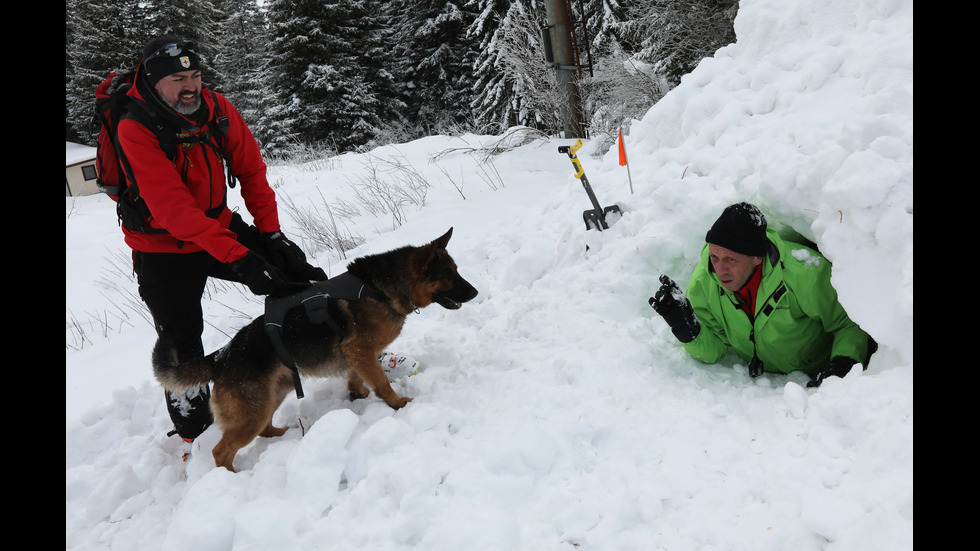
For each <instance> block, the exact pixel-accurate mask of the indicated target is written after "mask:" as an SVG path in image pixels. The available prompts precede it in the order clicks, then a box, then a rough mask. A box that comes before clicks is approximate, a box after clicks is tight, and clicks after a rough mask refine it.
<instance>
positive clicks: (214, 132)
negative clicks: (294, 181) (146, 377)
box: [117, 36, 326, 441]
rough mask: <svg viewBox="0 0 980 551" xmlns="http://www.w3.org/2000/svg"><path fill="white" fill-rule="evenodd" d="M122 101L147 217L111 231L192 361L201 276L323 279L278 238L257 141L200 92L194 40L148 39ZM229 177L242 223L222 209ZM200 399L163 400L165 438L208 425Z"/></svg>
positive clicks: (287, 288) (266, 290)
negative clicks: (132, 107) (128, 106)
mask: <svg viewBox="0 0 980 551" xmlns="http://www.w3.org/2000/svg"><path fill="white" fill-rule="evenodd" d="M128 95H129V96H130V97H131V98H132V99H134V100H136V101H135V102H132V103H135V104H136V107H137V108H139V107H142V108H143V109H142V111H141V112H142V113H144V115H143V116H135V115H133V114H131V115H124V116H123V117H121V118H120V122H119V127H118V130H117V138H118V148H117V149H118V150H119V151H120V158H121V163H122V166H123V167H124V169H125V171H126V174H127V181H128V182H127V183H128V185H130V186H132V185H136V186H137V187H138V197H139V200H140V201H142V203H143V204H144V205H145V209H143V212H147V211H148V215H144V218H145V220H143V222H142V223H141V224H129V223H126V220H125V219H124V223H123V233H124V235H125V240H126V243H127V245H129V246H130V248H132V249H133V262H134V267H135V272H136V275H137V279H138V282H139V293H140V297H142V299H143V301H144V302H146V305H147V307H148V308H149V310H150V313H151V314H152V316H153V322H154V326H155V328H156V331H157V334H158V335H159V336H160V337H166V338H167V339H168V340H169V341H170V342H173V343H174V345H175V347H176V351H177V359H178V360H180V361H184V360H188V359H191V358H195V357H200V356H202V355H203V354H204V346H203V343H202V342H201V335H202V333H203V331H204V321H203V312H202V308H201V297H202V296H203V293H204V288H205V284H206V283H207V279H208V278H209V277H216V278H220V279H225V280H229V281H237V282H241V283H244V284H245V285H247V286H248V288H249V289H250V290H251V291H252V292H253V293H255V294H257V295H269V294H271V295H278V294H285V293H288V292H291V290H295V288H294V287H293V286H292V285H291V284H290V283H291V282H306V283H309V282H310V281H311V280H322V279H326V276H325V274H324V273H323V270H321V269H319V268H316V267H314V266H311V265H310V264H309V263H308V262H307V260H306V255H304V254H303V251H302V250H300V248H299V247H298V246H297V245H296V244H294V243H293V242H291V241H290V240H289V239H287V238H286V237H285V236H284V235H283V234H282V231H280V227H279V215H278V208H277V205H276V196H275V192H274V191H273V190H272V188H271V187H270V186H269V182H268V180H267V179H266V165H265V162H264V161H263V160H262V156H261V154H260V152H259V147H258V144H257V143H256V141H255V138H254V137H253V136H252V133H251V132H250V131H249V129H248V127H247V126H246V124H245V121H244V120H243V119H242V117H241V115H240V114H239V113H238V111H237V110H236V109H235V108H234V106H232V104H231V103H230V102H229V101H228V100H227V99H225V98H224V97H223V96H222V95H221V94H218V93H216V92H212V91H211V90H209V89H207V88H205V87H204V86H203V85H202V82H201V58H200V56H199V54H198V52H197V47H196V45H195V44H193V43H192V42H188V41H184V40H182V39H181V38H179V37H175V36H162V37H160V38H157V39H155V40H152V41H151V42H149V43H148V44H147V45H146V47H145V48H144V49H143V58H142V59H141V61H140V64H139V66H138V68H137V72H136V77H135V80H134V82H133V86H132V88H131V89H130V90H129V92H128ZM132 112H133V113H135V111H132ZM146 114H148V116H147V115H146ZM161 128H163V129H165V130H164V133H163V135H167V136H170V135H173V134H176V141H177V142H178V144H177V146H176V153H175V154H174V153H173V152H172V151H170V152H169V153H168V150H167V148H165V147H164V146H163V145H162V143H161V138H160V137H158V136H159V135H161V134H160V129H161ZM171 133H173V134H171ZM226 172H227V173H226ZM235 179H237V181H238V183H240V185H241V194H242V198H243V199H244V201H245V206H246V208H247V210H248V212H249V214H251V216H252V219H253V224H252V225H250V224H248V223H246V222H245V221H244V220H243V219H242V217H241V216H239V215H238V213H234V212H232V211H231V210H230V209H229V208H228V206H227V197H226V194H227V193H228V184H229V183H230V184H231V185H232V186H234V185H235ZM209 397H210V391H209V389H208V387H207V386H206V385H205V386H204V387H202V388H200V389H196V390H194V391H191V392H189V393H187V394H185V395H174V394H171V393H167V396H166V398H167V408H168V411H169V412H170V417H171V419H172V420H173V422H174V431H173V432H172V433H171V434H174V433H176V434H179V435H180V436H181V437H182V438H183V439H184V440H187V441H190V440H192V439H194V438H196V437H197V436H198V435H199V434H201V433H202V432H203V431H204V430H205V429H206V428H207V427H208V426H209V425H210V424H211V423H212V422H213V419H212V416H211V412H210V409H209V407H208V400H209Z"/></svg>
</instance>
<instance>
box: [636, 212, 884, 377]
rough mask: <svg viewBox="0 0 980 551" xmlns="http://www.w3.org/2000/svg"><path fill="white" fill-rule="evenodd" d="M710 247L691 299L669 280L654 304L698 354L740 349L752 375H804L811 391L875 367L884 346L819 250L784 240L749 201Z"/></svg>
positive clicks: (712, 358)
mask: <svg viewBox="0 0 980 551" xmlns="http://www.w3.org/2000/svg"><path fill="white" fill-rule="evenodd" d="M705 241H706V245H705V247H704V249H703V250H702V251H701V261H700V263H699V264H698V266H697V268H695V269H694V273H693V274H692V275H691V281H690V283H689V284H688V287H687V295H686V296H685V294H684V293H683V292H681V290H680V288H678V287H677V284H676V283H674V282H673V281H672V280H671V279H670V278H669V277H667V276H665V275H662V276H661V277H660V282H661V287H660V289H659V290H658V291H657V293H656V296H654V297H652V298H650V306H652V307H653V309H654V310H656V312H657V313H658V314H660V315H661V316H663V318H664V320H665V321H666V322H667V324H668V325H669V326H670V328H671V331H672V332H673V333H674V336H675V337H677V339H678V340H680V341H681V343H683V346H684V348H685V349H686V350H687V351H688V352H689V353H690V354H691V355H692V356H693V357H695V358H697V359H698V360H701V361H704V362H707V363H714V362H716V361H718V360H719V359H720V358H721V357H722V356H723V355H724V354H725V353H726V352H727V350H728V348H729V347H732V348H734V349H735V351H736V352H737V353H738V354H739V355H740V356H741V357H742V358H743V359H745V361H747V362H749V374H750V375H751V376H752V377H759V376H760V375H762V374H763V373H764V372H766V371H769V372H774V373H790V372H792V371H803V372H804V373H806V374H807V375H809V376H810V378H811V381H810V382H809V383H808V384H807V386H808V387H815V386H819V385H820V383H822V382H823V380H824V379H826V378H827V377H831V376H837V377H843V376H844V375H846V374H847V373H848V372H849V371H850V370H851V368H852V367H853V366H854V365H855V364H858V363H860V364H862V365H863V366H864V369H867V367H868V360H869V359H870V357H871V354H872V353H874V351H875V350H876V349H877V345H876V344H875V342H874V340H873V339H871V337H869V336H868V334H867V333H865V332H864V331H863V330H862V329H861V328H860V327H859V326H858V325H857V324H856V323H854V322H853V321H851V319H850V318H849V317H848V316H847V313H846V312H845V311H844V308H843V307H842V306H841V304H840V302H839V301H838V300H837V292H836V291H835V290H834V288H833V286H831V284H830V270H831V266H830V262H828V261H827V259H826V258H824V257H823V256H822V255H821V254H820V253H819V252H817V251H815V250H813V249H811V248H809V247H806V246H804V245H798V244H796V243H790V242H788V241H784V240H783V239H782V238H780V237H779V235H777V234H776V232H774V231H771V230H769V229H768V228H767V226H766V218H765V216H763V214H762V212H761V211H759V209H758V208H757V207H756V206H754V205H751V204H749V203H737V204H734V205H731V206H729V207H727V208H726V209H725V211H724V212H723V213H722V214H721V216H720V217H719V218H718V220H717V221H716V222H715V223H714V225H712V226H711V229H710V230H709V231H708V233H707V235H706V236H705Z"/></svg>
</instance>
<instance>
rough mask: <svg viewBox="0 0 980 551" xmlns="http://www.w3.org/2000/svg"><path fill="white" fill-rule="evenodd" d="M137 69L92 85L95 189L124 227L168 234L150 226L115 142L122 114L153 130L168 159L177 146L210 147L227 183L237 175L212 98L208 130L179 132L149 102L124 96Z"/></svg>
mask: <svg viewBox="0 0 980 551" xmlns="http://www.w3.org/2000/svg"><path fill="white" fill-rule="evenodd" d="M135 76H136V72H135V71H113V72H112V73H110V74H109V76H108V77H106V79H105V80H104V81H103V82H102V84H100V85H99V86H98V87H97V88H96V89H95V120H96V121H97V122H98V124H99V138H98V144H97V146H96V160H95V168H96V172H97V174H98V177H97V179H96V184H97V185H98V187H99V191H101V192H103V193H105V194H107V195H108V196H109V197H111V198H112V200H113V201H115V202H116V214H117V216H118V218H119V223H120V224H122V225H123V226H125V227H127V228H129V229H131V230H135V231H141V232H146V233H167V231H166V230H162V229H158V228H151V227H150V225H149V220H150V217H151V214H150V211H149V209H148V208H147V207H146V203H144V202H143V200H142V198H141V197H140V194H139V188H138V187H137V185H136V179H135V177H133V172H132V169H131V168H130V165H129V161H128V160H127V159H126V158H125V156H124V155H123V154H122V151H121V150H120V148H119V147H118V145H119V144H118V141H117V140H116V130H117V129H118V127H119V121H120V120H121V119H122V118H123V117H130V118H133V119H135V120H136V121H137V122H139V123H140V124H141V125H143V126H144V127H146V128H148V129H149V130H150V131H152V132H153V133H154V134H155V135H156V137H157V139H158V140H159V141H160V148H161V149H162V150H163V152H164V153H165V154H166V155H167V158H168V159H170V160H171V161H175V159H176V157H177V148H178V147H180V146H181V145H183V144H192V143H198V142H199V143H201V144H203V145H207V146H209V147H211V148H212V149H213V150H214V151H215V152H217V153H218V155H219V156H220V157H221V158H222V159H224V164H225V171H226V174H227V178H228V180H227V182H228V185H229V187H235V182H236V178H235V175H234V174H233V173H232V171H231V163H230V159H229V157H228V154H227V152H226V150H225V149H226V146H227V137H226V132H227V129H228V117H227V116H225V115H221V113H220V111H219V108H218V103H217V102H215V113H214V114H213V115H214V118H212V123H210V124H209V125H208V128H209V132H207V133H206V134H205V135H204V136H188V135H187V134H179V133H178V130H179V129H177V128H175V127H173V126H172V125H170V124H168V123H167V122H166V121H165V120H163V117H161V116H160V115H159V114H158V113H157V112H156V111H154V110H153V109H152V108H151V107H150V106H148V105H146V104H144V103H143V102H141V101H137V100H134V99H133V98H132V97H130V96H128V95H126V92H128V91H129V89H130V88H131V87H132V86H133V80H134V78H135ZM224 208H225V201H224V200H223V201H222V204H221V205H219V206H217V207H214V208H212V209H211V210H209V211H208V212H207V215H208V216H210V217H212V218H216V217H217V216H218V215H219V214H221V212H222V211H223V210H224Z"/></svg>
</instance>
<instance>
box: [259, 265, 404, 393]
mask: <svg viewBox="0 0 980 551" xmlns="http://www.w3.org/2000/svg"><path fill="white" fill-rule="evenodd" d="M362 298H373V299H375V300H380V301H384V300H386V299H387V297H385V296H384V295H382V294H380V293H376V292H374V291H372V290H370V289H368V288H367V285H366V284H365V283H364V281H362V280H361V279H360V278H358V277H357V276H355V275H352V274H350V273H349V272H344V273H342V274H340V275H339V276H336V277H332V278H330V279H328V280H326V281H319V282H317V283H314V284H312V285H311V286H310V287H308V288H306V289H304V290H302V291H300V292H298V293H296V294H294V295H288V296H283V297H271V296H270V297H266V299H265V334H266V335H268V337H269V340H270V341H271V342H272V348H273V349H274V350H275V351H276V354H277V355H278V356H279V359H280V360H282V363H283V364H285V365H286V367H288V368H289V369H290V370H291V371H292V372H293V386H295V387H296V397H297V398H302V397H303V385H302V384H301V383H300V380H299V370H298V369H297V367H296V361H295V360H293V357H292V355H291V354H290V353H289V351H288V350H286V345H285V344H284V343H283V342H282V329H283V322H284V320H285V319H286V312H289V311H290V310H292V309H293V308H296V307H297V306H303V307H304V308H306V315H307V316H308V317H309V318H310V321H312V322H313V323H326V324H327V325H329V326H330V329H332V330H333V331H334V333H336V334H338V335H339V334H340V326H339V325H338V324H337V322H336V321H335V320H334V319H333V318H332V317H331V316H330V313H329V311H328V310H327V306H328V304H329V301H330V300H331V299H343V300H361V299H362Z"/></svg>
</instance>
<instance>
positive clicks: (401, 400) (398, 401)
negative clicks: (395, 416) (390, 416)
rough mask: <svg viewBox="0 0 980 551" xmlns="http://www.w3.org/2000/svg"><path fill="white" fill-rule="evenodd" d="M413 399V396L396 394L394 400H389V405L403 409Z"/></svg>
mask: <svg viewBox="0 0 980 551" xmlns="http://www.w3.org/2000/svg"><path fill="white" fill-rule="evenodd" d="M411 401H412V399H411V398H405V397H404V396H396V397H395V399H394V400H393V401H391V402H388V405H389V406H391V408H392V409H401V408H403V407H405V406H407V405H408V403H409V402H411Z"/></svg>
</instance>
